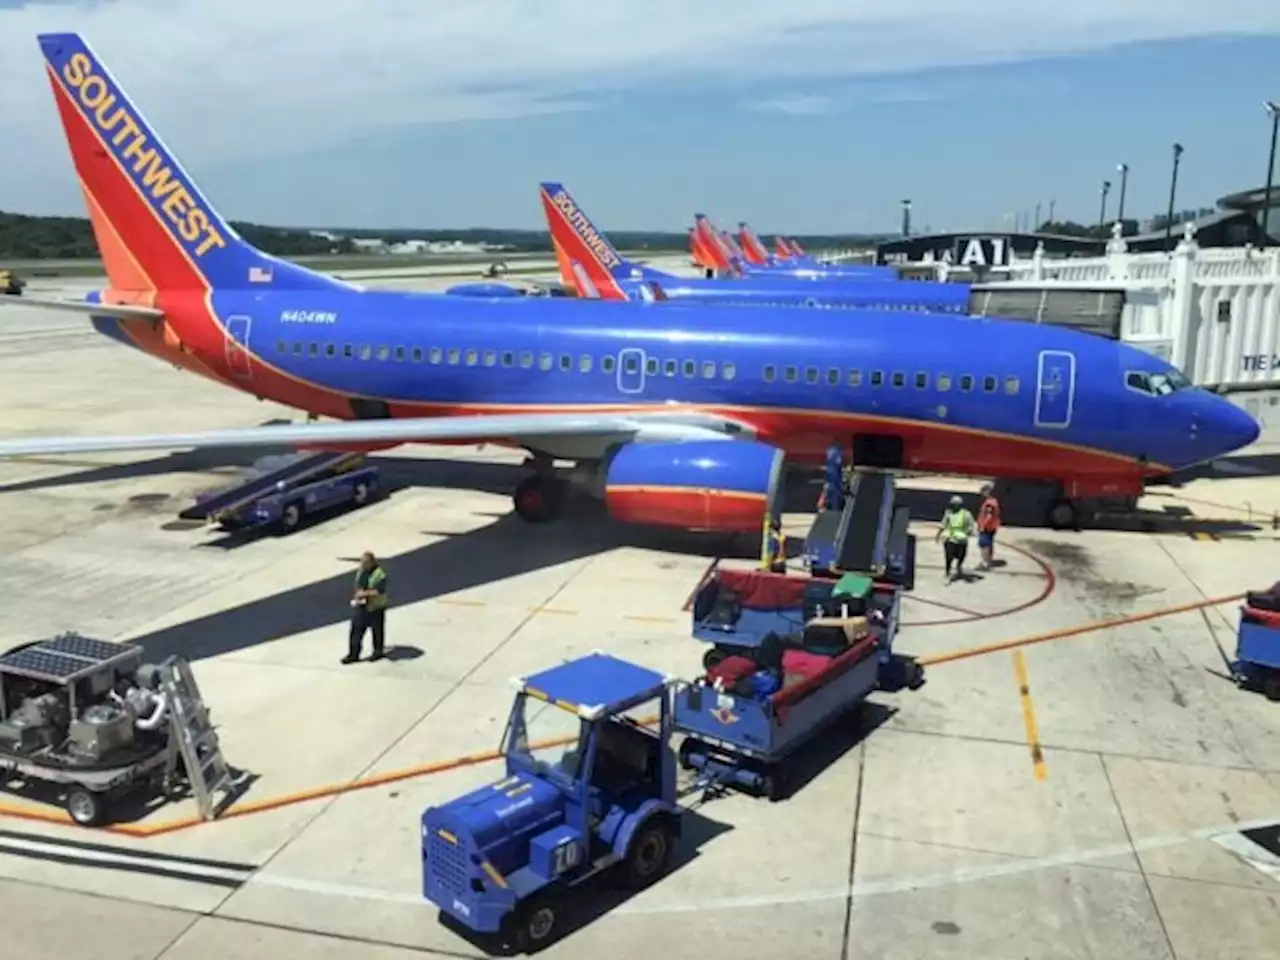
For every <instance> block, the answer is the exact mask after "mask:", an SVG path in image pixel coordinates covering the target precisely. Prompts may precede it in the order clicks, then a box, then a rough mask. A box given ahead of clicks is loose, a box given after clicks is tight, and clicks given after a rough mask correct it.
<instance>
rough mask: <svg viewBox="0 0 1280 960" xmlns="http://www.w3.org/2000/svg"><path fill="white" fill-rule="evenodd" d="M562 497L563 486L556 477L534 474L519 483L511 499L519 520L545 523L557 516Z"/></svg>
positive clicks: (562, 500) (562, 501)
mask: <svg viewBox="0 0 1280 960" xmlns="http://www.w3.org/2000/svg"><path fill="white" fill-rule="evenodd" d="M564 497H565V490H564V484H563V483H562V482H561V481H560V479H559V478H558V477H546V476H542V475H540V474H534V475H533V476H531V477H525V478H524V479H523V480H521V481H520V483H519V484H518V485H517V486H516V492H515V495H514V497H513V498H512V499H513V501H514V502H515V507H516V513H517V514H518V515H519V517H520V519H521V520H523V521H525V522H526V523H546V522H548V521H550V520H554V519H555V518H556V517H557V516H559V514H560V508H561V507H562V506H563V504H564Z"/></svg>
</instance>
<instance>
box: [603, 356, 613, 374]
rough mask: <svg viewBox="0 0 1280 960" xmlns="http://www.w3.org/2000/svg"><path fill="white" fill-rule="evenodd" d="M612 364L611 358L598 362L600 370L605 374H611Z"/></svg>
mask: <svg viewBox="0 0 1280 960" xmlns="http://www.w3.org/2000/svg"><path fill="white" fill-rule="evenodd" d="M614 363H615V361H614V359H613V357H611V356H607V357H605V358H604V359H603V360H601V361H600V369H601V370H603V371H604V372H605V373H613V368H614Z"/></svg>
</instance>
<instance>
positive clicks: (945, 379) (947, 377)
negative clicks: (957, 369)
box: [934, 373, 951, 393]
mask: <svg viewBox="0 0 1280 960" xmlns="http://www.w3.org/2000/svg"><path fill="white" fill-rule="evenodd" d="M934 382H935V383H936V384H937V385H938V390H939V392H941V393H946V392H947V391H948V390H950V389H951V374H949V373H940V374H938V379H937V380H935V381H934Z"/></svg>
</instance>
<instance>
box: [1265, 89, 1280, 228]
mask: <svg viewBox="0 0 1280 960" xmlns="http://www.w3.org/2000/svg"><path fill="white" fill-rule="evenodd" d="M1263 107H1264V108H1265V109H1266V111H1267V113H1269V114H1270V115H1271V153H1269V154H1268V155H1267V187H1266V189H1265V190H1264V191H1263V194H1262V245H1263V246H1264V247H1265V246H1267V244H1268V243H1270V241H1271V237H1270V234H1268V233H1267V224H1268V223H1269V222H1270V220H1271V186H1272V184H1273V182H1274V181H1275V172H1276V135H1277V134H1280V103H1276V102H1275V101H1273V100H1268V101H1267V102H1266V103H1264V104H1263Z"/></svg>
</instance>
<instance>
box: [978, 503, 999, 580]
mask: <svg viewBox="0 0 1280 960" xmlns="http://www.w3.org/2000/svg"><path fill="white" fill-rule="evenodd" d="M999 529H1000V501H999V500H997V499H996V495H995V488H994V486H992V485H991V484H989V483H988V484H986V485H985V486H983V488H982V506H981V507H979V508H978V549H979V550H981V551H982V568H983V569H984V570H989V569H991V565H992V564H993V563H994V562H995V561H994V559H993V554H994V553H995V545H996V533H997V532H998V531H999Z"/></svg>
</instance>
